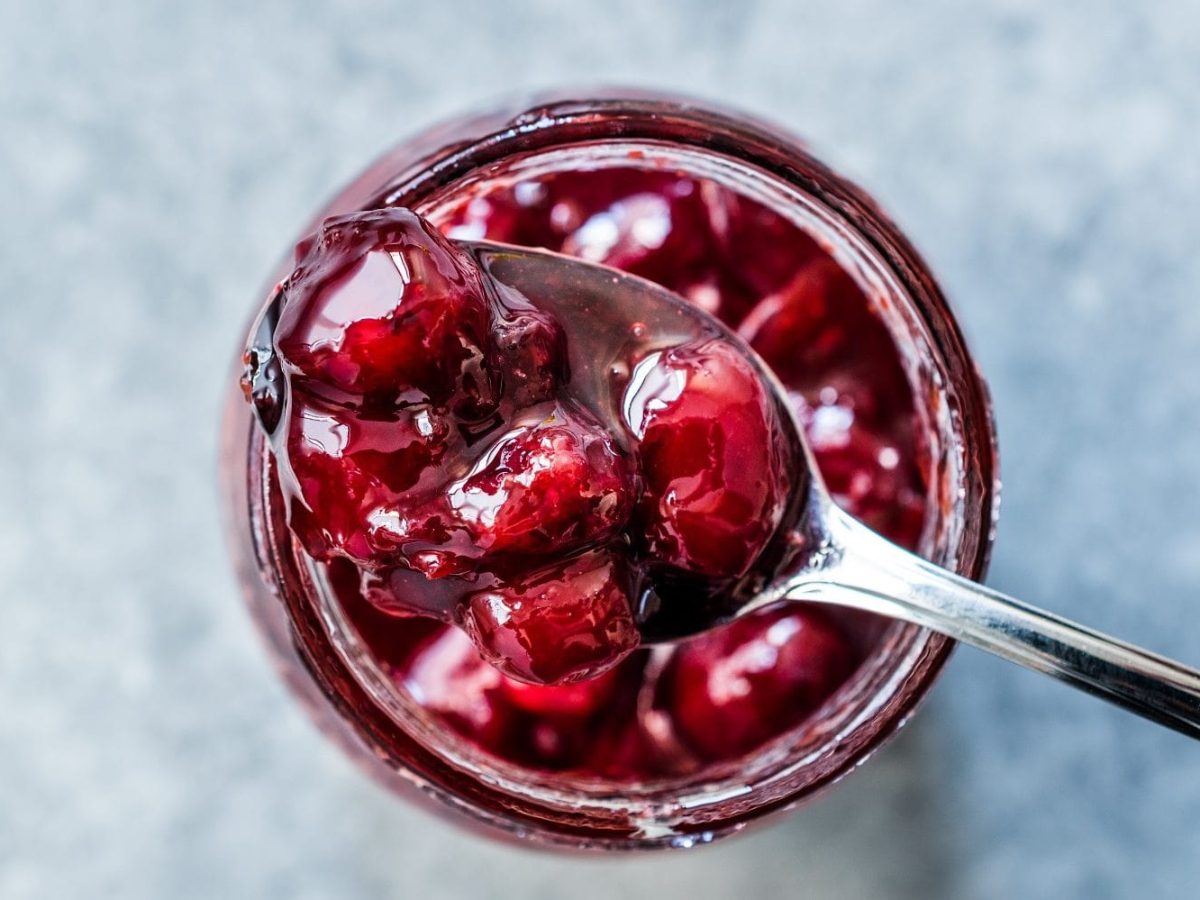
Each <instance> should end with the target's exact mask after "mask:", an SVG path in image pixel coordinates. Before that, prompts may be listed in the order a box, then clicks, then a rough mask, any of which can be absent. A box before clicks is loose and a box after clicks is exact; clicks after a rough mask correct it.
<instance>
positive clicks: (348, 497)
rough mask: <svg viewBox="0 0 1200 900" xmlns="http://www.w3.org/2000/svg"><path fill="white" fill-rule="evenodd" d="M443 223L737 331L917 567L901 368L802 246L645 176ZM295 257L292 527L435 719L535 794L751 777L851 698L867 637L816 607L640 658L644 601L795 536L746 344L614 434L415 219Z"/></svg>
mask: <svg viewBox="0 0 1200 900" xmlns="http://www.w3.org/2000/svg"><path fill="white" fill-rule="evenodd" d="M438 224H439V225H440V227H441V228H442V230H443V231H445V232H446V233H447V234H448V235H450V236H451V237H455V238H464V239H488V240H494V241H502V242H507V243H516V244H524V245H528V246H537V247H545V248H547V249H551V250H555V251H559V252H563V253H567V254H571V255H575V256H579V257H581V258H583V259H586V260H588V261H593V262H598V263H602V264H606V265H611V266H614V267H618V268H622V269H626V270H628V271H630V272H633V273H635V274H638V275H642V276H643V277H647V278H650V279H653V280H655V281H657V282H659V283H661V284H663V285H664V286H666V287H668V288H671V289H672V290H674V291H676V292H678V293H680V294H681V295H683V296H685V297H687V298H688V299H690V300H692V301H693V302H695V303H697V304H700V305H701V306H703V307H704V308H705V309H706V310H708V311H710V312H712V313H714V314H715V315H717V316H718V317H720V318H721V319H722V320H723V321H725V323H726V324H728V325H730V326H731V327H733V328H735V329H736V330H738V331H739V332H740V333H741V334H742V336H743V337H745V338H746V340H747V341H748V342H749V343H751V345H752V346H753V347H754V348H755V349H756V350H757V351H758V352H759V354H760V355H761V356H762V357H763V358H764V360H765V361H766V362H767V363H768V364H769V365H770V366H771V367H772V368H773V369H774V370H775V372H776V373H777V375H778V376H779V377H780V379H781V380H782V381H783V382H784V384H785V386H786V387H787V388H788V390H789V394H790V396H791V397H792V399H793V402H794V403H795V404H796V407H797V409H798V412H799V413H800V418H801V421H802V422H803V424H804V426H805V429H806V432H807V435H808V438H809V440H810V442H811V444H812V447H813V450H814V453H815V455H816V458H817V461H818V465H819V467H820V469H821V471H822V474H823V476H824V477H825V480H826V482H827V484H828V485H829V487H830V489H831V491H832V492H833V493H834V496H835V498H836V499H837V501H838V502H839V503H840V504H841V505H843V506H844V507H845V508H846V509H847V510H848V511H849V512H851V513H852V514H854V515H856V516H858V517H859V518H861V519H863V521H865V522H866V523H867V524H869V525H871V526H872V527H874V528H876V529H877V530H879V531H880V532H881V533H883V534H885V535H886V536H888V537H890V538H891V539H893V540H895V541H897V542H899V543H902V544H904V545H906V546H909V547H915V545H916V543H917V541H918V539H919V537H920V532H921V527H922V524H923V521H924V513H925V495H926V490H925V484H924V481H923V477H922V474H921V467H920V465H919V462H920V458H919V452H920V450H919V446H918V444H917V440H916V437H915V430H914V428H913V422H914V410H913V400H912V397H911V394H910V391H909V388H908V383H907V380H906V378H905V375H904V372H903V368H902V366H901V363H900V359H899V356H898V352H897V350H896V348H895V345H894V343H893V342H892V340H891V338H890V335H889V333H888V331H887V329H886V328H885V327H884V325H883V324H882V323H881V322H880V321H879V320H878V319H877V318H876V317H875V315H874V314H873V312H872V311H871V308H870V305H869V303H868V301H867V298H866V297H865V296H864V295H863V293H862V292H861V290H860V289H859V287H858V286H857V284H856V282H855V281H854V280H853V279H852V278H851V277H850V276H849V275H848V274H846V273H845V272H844V271H843V270H842V269H841V268H840V267H839V266H838V265H837V263H836V262H834V260H833V259H832V258H831V257H830V256H829V255H828V254H827V253H826V252H825V251H824V250H822V249H821V248H820V247H819V246H818V245H817V243H816V242H815V241H814V240H813V239H812V238H811V237H809V236H808V235H807V234H806V233H804V232H803V231H802V230H800V229H799V228H797V227H796V226H795V225H793V224H791V223H789V222H788V221H786V220H785V219H783V218H782V217H780V216H778V215H776V214H775V213H773V212H771V211H770V210H768V209H766V208H764V207H762V206H760V205H758V204H757V203H754V202H752V201H749V200H747V199H745V198H743V197H740V196H738V195H736V194H734V193H732V192H730V191H729V190H727V189H725V188H722V187H720V186H718V185H716V184H714V183H711V182H703V181H698V180H696V179H693V178H689V177H686V176H682V175H677V174H675V173H672V172H668V171H647V170H639V169H633V168H629V169H606V170H600V171H589V172H577V173H566V174H558V175H552V176H546V177H543V178H540V179H537V180H531V181H523V182H519V183H517V184H514V185H512V186H510V187H506V188H497V189H494V190H492V191H491V192H489V193H485V194H482V195H479V196H475V197H474V198H472V199H471V200H470V201H469V202H466V203H464V204H463V205H462V206H460V207H459V208H457V209H456V210H454V211H453V212H451V213H449V214H448V217H447V218H446V219H445V220H444V221H442V222H439V223H438ZM297 256H298V263H297V270H296V272H295V273H293V275H292V276H291V278H289V280H288V282H286V283H285V288H284V290H285V292H286V293H287V295H288V296H287V303H286V305H285V306H284V308H283V310H284V311H283V315H282V316H281V318H280V321H279V323H278V326H277V328H276V331H275V341H276V347H277V349H278V351H279V354H280V356H281V357H282V359H283V362H284V369H285V373H286V377H287V379H288V382H289V384H290V387H291V390H290V392H289V398H290V399H289V406H288V409H287V411H286V413H285V414H284V416H283V428H282V431H281V434H282V435H283V436H282V437H280V438H277V445H278V444H279V442H282V449H283V450H284V452H283V453H280V456H281V458H283V459H284V461H285V462H286V463H287V464H288V465H289V466H290V470H291V477H290V478H285V489H286V490H287V491H288V492H289V517H290V519H289V521H290V523H291V526H292V528H293V530H294V531H295V533H296V535H297V537H298V538H299V539H300V541H301V543H302V544H303V546H304V547H305V549H306V550H307V552H308V553H309V554H311V555H312V556H313V557H314V558H315V559H317V560H320V561H322V562H323V563H325V564H326V566H327V567H328V571H329V573H330V576H331V582H332V583H333V584H334V585H335V587H336V590H337V594H338V596H339V598H340V600H341V602H342V604H343V606H344V608H345V611H346V613H347V615H348V616H349V618H350V619H351V621H352V622H354V624H355V625H356V627H357V628H358V629H359V631H360V633H361V634H362V637H363V638H364V640H365V641H366V642H367V644H368V646H369V647H370V649H371V650H372V651H373V653H374V654H375V655H376V657H377V658H378V659H379V661H380V663H381V664H382V665H383V667H384V668H385V669H386V671H388V672H389V673H390V674H391V675H392V677H393V678H394V679H395V681H396V683H397V685H398V686H399V687H400V688H402V689H403V690H405V691H407V692H408V693H409V695H410V696H411V697H413V698H414V699H415V700H416V701H417V702H419V703H420V704H422V705H423V706H424V707H425V708H426V710H427V711H428V712H429V713H430V714H431V715H432V716H434V717H436V718H439V719H440V720H441V721H442V722H443V723H444V724H446V725H447V726H448V727H450V728H451V729H453V730H454V731H455V732H457V733H458V734H460V735H461V736H463V737H465V738H467V739H469V740H471V741H473V742H475V743H476V744H478V745H479V746H480V747H481V748H482V749H484V750H486V751H488V752H491V753H494V754H496V755H498V756H500V757H503V758H505V759H507V760H509V761H511V762H513V763H516V764H519V765H525V766H529V767H532V768H537V769H543V770H552V771H567V770H569V771H573V772H577V773H579V774H585V775H594V776H601V777H606V778H613V779H619V780H636V779H644V778H650V777H655V776H661V775H670V774H676V773H682V772H687V771H692V770H695V769H696V768H697V767H699V766H701V765H703V764H705V763H709V762H713V761H719V760H724V759H729V758H735V757H737V756H740V755H742V754H744V753H747V752H750V751H752V750H754V749H756V748H757V747H759V746H761V745H762V744H763V743H765V742H767V741H769V740H771V739H772V738H774V737H777V736H779V735H780V734H782V733H784V732H786V731H788V730H790V729H792V728H794V727H795V726H797V725H798V724H800V723H801V722H802V721H803V720H804V719H805V718H806V717H807V716H808V715H809V714H810V713H811V712H813V711H814V710H815V709H816V708H817V707H818V706H820V705H821V703H822V702H823V701H824V700H825V699H826V698H827V697H828V696H829V695H830V694H831V693H832V692H833V691H835V690H836V689H837V687H838V686H839V685H840V684H842V683H843V682H844V681H845V680H846V678H847V677H848V676H849V675H850V674H851V672H852V671H853V669H854V668H855V666H856V665H857V662H858V661H859V655H858V649H857V648H858V647H859V646H860V645H861V642H858V641H856V639H855V635H854V634H853V633H852V627H851V626H848V625H847V624H845V622H841V621H840V620H838V621H835V620H834V619H833V618H830V617H829V616H827V615H826V614H824V613H822V612H821V611H819V610H810V609H807V608H788V609H786V610H768V611H765V612H761V613H757V614H754V615H751V616H748V617H745V618H742V619H740V620H737V621H736V622H734V623H732V624H730V625H728V626H726V627H724V628H722V629H718V630H716V631H714V632H710V633H708V634H706V635H703V636H701V637H699V638H697V639H694V640H692V641H690V642H687V643H685V644H683V645H680V646H678V647H676V648H675V649H673V650H658V651H654V653H653V654H651V652H649V651H646V650H635V649H634V648H635V646H636V644H637V640H638V634H637V630H636V627H635V625H634V615H633V611H634V609H635V608H636V606H637V601H638V598H639V596H640V594H641V592H642V591H643V590H644V589H645V585H646V583H647V582H652V581H654V580H655V579H656V578H661V577H664V575H663V573H667V575H666V576H665V577H667V578H672V577H677V576H678V577H683V578H685V579H686V580H685V584H687V585H688V586H689V588H690V589H694V590H697V591H719V590H721V589H722V586H724V585H729V584H732V583H733V582H734V581H735V580H736V579H738V578H739V577H741V576H744V575H746V573H747V572H749V571H750V570H751V569H752V568H753V566H754V565H755V562H756V560H757V559H758V558H759V556H760V554H761V553H762V551H763V549H764V547H765V546H766V545H767V543H768V542H769V540H770V539H771V537H772V535H773V534H774V532H775V530H776V526H777V525H778V522H779V517H780V515H781V511H782V503H783V501H784V499H786V492H787V480H786V479H787V476H786V473H784V472H781V471H780V469H779V455H778V453H777V451H776V446H777V444H776V438H777V435H776V430H777V424H776V423H774V422H773V421H772V419H771V415H770V410H769V409H768V405H767V403H766V401H765V398H764V396H763V394H762V386H761V384H759V383H758V381H757V379H755V378H754V376H753V373H752V372H751V371H750V370H749V368H748V366H747V364H746V363H745V361H744V360H743V359H742V358H741V357H740V355H739V354H738V353H737V352H736V350H733V349H732V347H731V346H730V345H728V344H723V343H720V342H710V343H707V344H702V345H697V346H683V347H678V348H674V349H671V350H668V351H664V352H661V353H656V354H649V355H647V356H646V357H645V358H643V359H635V360H631V361H630V362H631V369H632V370H637V369H638V367H639V366H641V367H642V368H643V371H642V372H640V375H641V376H643V377H639V378H638V379H635V380H631V381H630V383H629V385H627V393H626V396H625V397H624V401H625V402H624V404H623V407H624V409H625V410H626V411H627V416H626V418H625V420H624V421H623V422H621V423H619V424H620V425H623V426H624V432H623V433H621V432H620V430H619V427H618V426H614V423H613V421H612V419H613V417H612V416H610V415H606V411H605V410H603V409H597V408H595V407H594V406H593V405H591V404H590V402H589V401H590V399H591V398H587V397H580V396H578V395H577V393H575V392H573V391H572V385H571V380H570V374H569V372H567V371H566V366H565V362H564V359H565V357H564V351H563V347H564V342H565V341H567V340H569V339H570V335H569V334H566V335H564V334H563V333H562V331H561V327H560V325H559V324H558V323H557V322H556V321H555V320H554V319H553V317H551V316H548V315H547V314H546V313H545V312H544V311H541V310H538V309H535V308H528V307H525V306H521V305H520V304H515V305H514V304H513V303H512V302H511V301H506V300H504V299H502V298H498V297H497V295H496V293H495V292H494V291H493V290H491V289H490V288H489V286H488V285H487V284H485V283H484V281H483V280H482V279H481V277H480V273H479V272H478V271H477V270H476V269H474V268H473V267H472V265H471V264H470V260H469V259H468V258H467V257H466V255H465V254H463V253H461V252H460V251H459V250H458V249H457V248H456V247H455V245H453V244H451V243H449V242H446V241H444V240H442V239H441V238H440V237H439V236H438V235H437V234H436V233H435V232H434V231H433V230H432V229H431V228H430V227H429V226H428V225H427V224H426V223H424V222H423V221H422V220H420V219H418V218H416V217H415V216H413V215H412V214H410V213H407V212H405V211H402V210H382V211H371V212H367V213H360V214H357V215H355V216H350V217H346V218H344V219H342V220H334V221H332V222H330V223H326V225H325V226H324V228H323V229H322V231H321V232H320V234H319V235H317V236H316V238H315V239H313V240H310V241H307V242H305V243H304V244H302V245H301V247H299V248H298V252H297ZM401 301H402V302H401ZM643 394H644V396H643ZM671 573H674V574H671ZM429 617H433V618H429ZM450 623H455V624H450ZM456 625H458V626H461V627H456ZM468 636H469V637H468ZM531 682H533V683H531Z"/></svg>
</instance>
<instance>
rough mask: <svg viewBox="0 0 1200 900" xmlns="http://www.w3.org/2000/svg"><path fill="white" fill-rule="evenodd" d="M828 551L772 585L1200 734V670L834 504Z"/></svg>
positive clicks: (1196, 735) (774, 592) (781, 593)
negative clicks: (1076, 618) (954, 567)
mask: <svg viewBox="0 0 1200 900" xmlns="http://www.w3.org/2000/svg"><path fill="white" fill-rule="evenodd" d="M827 526H828V528H829V531H828V537H829V547H830V548H831V549H830V550H829V551H828V552H827V553H826V554H825V555H824V557H823V559H822V561H821V562H820V563H819V564H817V565H814V566H811V567H809V568H807V569H806V570H805V571H803V572H800V573H798V574H797V575H795V576H793V577H792V578H791V579H789V580H788V581H787V582H785V583H784V584H781V585H779V587H778V589H777V590H772V591H770V592H769V593H770V594H771V595H772V596H774V597H776V598H779V599H782V598H784V597H786V598H789V599H796V600H807V601H817V602H824V603H834V604H838V605H843V606H853V607H855V608H857V609H865V610H869V611H871V612H876V613H879V614H881V615H884V616H889V617H891V618H896V619H902V620H904V621H907V622H912V623H914V624H916V625H921V626H924V627H926V628H930V629H932V630H933V631H937V632H939V633H941V634H944V635H947V636H948V637H952V638H954V639H955V640H959V641H962V642H963V643H966V644H971V645H973V646H975V647H979V648H980V649H983V650H987V651H989V652H991V653H994V654H996V655H997V656H1001V657H1003V658H1004V659H1007V660H1010V661H1012V662H1015V663H1019V664H1020V665H1023V666H1025V667H1026V668H1029V669H1033V670H1035V671H1038V672H1043V673H1045V674H1047V675H1052V676H1054V677H1055V678H1058V679H1060V680H1062V681H1065V682H1067V683H1068V684H1071V685H1073V686H1075V687H1077V688H1081V689H1083V690H1085V691H1087V692H1088V693H1091V694H1095V695H1096V696H1099V697H1102V698H1103V699H1105V700H1107V701H1109V702H1110V703H1113V704H1116V705H1117V706H1122V707H1124V708H1125V709H1128V710H1130V711H1132V712H1135V713H1137V714H1138V715H1140V716H1143V717H1145V718H1147V719H1151V720H1153V721H1155V722H1159V723H1161V724H1163V725H1166V726H1167V727H1169V728H1173V729H1175V730H1176V731H1179V732H1182V733H1183V734H1186V735H1189V736H1191V737H1193V738H1197V739H1200V671H1197V670H1196V669H1192V668H1189V667H1188V666H1185V665H1183V664H1181V663H1178V662H1175V661H1174V660H1170V659H1167V658H1166V657H1163V656H1158V655H1157V654H1154V653H1150V652H1148V651H1146V650H1143V649H1141V648H1140V647H1135V646H1133V645H1132V644H1127V643H1125V642H1124V641H1119V640H1116V639H1115V638H1111V637H1109V636H1107V635H1105V634H1101V633H1100V632H1098V631H1093V630H1092V629H1090V628H1085V627H1084V626H1082V625H1077V624H1075V623H1074V622H1071V621H1068V620H1067V619H1064V618H1061V617H1060V616H1056V615H1054V614H1052V613H1049V612H1045V611H1043V610H1040V609H1036V608H1035V607H1032V606H1028V605H1027V604H1024V603H1022V602H1020V601H1018V600H1014V599H1013V598H1011V597H1006V596H1005V595H1003V594H1001V593H999V592H997V591H993V590H990V589H988V588H986V587H983V586H982V585H979V584H976V583H975V582H973V581H969V580H967V579H965V578H960V577H959V576H957V575H954V574H952V573H950V572H947V571H946V570H944V569H941V568H939V567H938V566H935V565H933V564H932V563H929V562H926V561H925V560H923V559H921V558H920V557H917V556H914V555H913V554H911V553H909V552H907V551H905V550H903V549H901V548H900V547H897V546H896V545H895V544H893V543H891V542H890V541H887V540H885V539H884V538H882V537H879V536H878V535H877V534H875V533H874V532H873V531H871V530H870V529H868V528H866V527H865V526H863V525H861V524H860V523H858V522H857V521H855V520H854V519H852V518H850V517H849V516H847V515H846V514H844V513H841V512H840V511H837V510H830V511H829V513H828V519H827Z"/></svg>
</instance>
